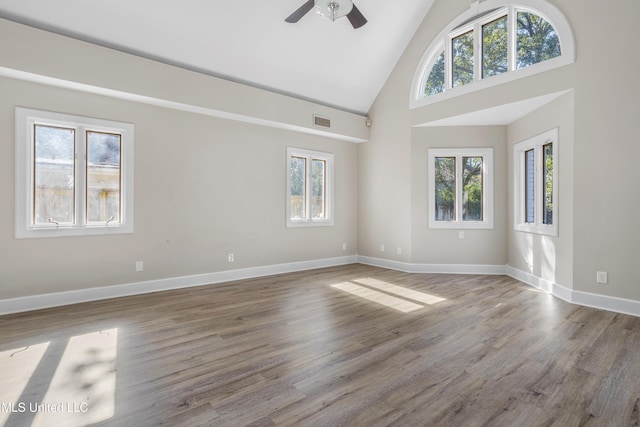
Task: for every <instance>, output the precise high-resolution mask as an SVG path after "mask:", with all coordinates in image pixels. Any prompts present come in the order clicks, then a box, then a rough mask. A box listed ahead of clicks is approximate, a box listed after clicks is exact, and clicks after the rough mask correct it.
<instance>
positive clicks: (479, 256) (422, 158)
mask: <svg viewBox="0 0 640 427" xmlns="http://www.w3.org/2000/svg"><path fill="white" fill-rule="evenodd" d="M468 147H472V148H493V165H494V167H493V182H494V185H493V187H494V189H493V193H494V207H495V208H496V209H495V212H494V221H493V222H494V227H493V228H492V229H486V230H485V229H483V230H472V229H467V230H464V239H460V238H459V237H458V230H456V229H451V230H449V229H447V230H442V229H430V228H429V227H428V208H429V206H430V205H429V203H428V198H427V194H428V191H427V171H428V164H427V153H428V150H429V149H430V148H468ZM411 160H412V161H411V169H412V194H411V205H412V222H411V223H412V237H413V251H412V262H414V263H420V264H425V263H426V264H478V265H504V264H506V259H507V244H506V243H507V237H506V231H507V227H506V226H505V223H506V221H507V211H506V209H505V207H506V196H507V167H506V166H507V135H506V128H505V127H504V126H461V127H453V128H451V127H426V128H423V127H421V128H414V130H413V132H412V151H411Z"/></svg>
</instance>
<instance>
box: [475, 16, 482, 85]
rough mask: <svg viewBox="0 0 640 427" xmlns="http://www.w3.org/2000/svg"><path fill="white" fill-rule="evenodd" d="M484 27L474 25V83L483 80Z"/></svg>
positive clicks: (477, 23)
mask: <svg viewBox="0 0 640 427" xmlns="http://www.w3.org/2000/svg"><path fill="white" fill-rule="evenodd" d="M482 38H483V37H482V25H481V24H480V22H476V23H475V24H474V25H473V81H477V80H481V79H482Z"/></svg>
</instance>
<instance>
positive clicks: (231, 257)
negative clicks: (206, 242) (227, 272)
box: [227, 254, 235, 262]
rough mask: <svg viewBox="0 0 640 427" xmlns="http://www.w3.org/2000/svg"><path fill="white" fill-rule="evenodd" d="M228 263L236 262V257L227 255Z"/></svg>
mask: <svg viewBox="0 0 640 427" xmlns="http://www.w3.org/2000/svg"><path fill="white" fill-rule="evenodd" d="M227 261H229V262H234V261H235V255H233V254H229V255H227Z"/></svg>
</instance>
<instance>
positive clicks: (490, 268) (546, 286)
mask: <svg viewBox="0 0 640 427" xmlns="http://www.w3.org/2000/svg"><path fill="white" fill-rule="evenodd" d="M358 262H359V263H360V264H366V265H371V266H374V267H382V268H388V269H391V270H398V271H402V272H405V273H432V274H493V275H505V276H509V277H512V278H514V279H516V280H519V281H520V282H522V283H524V284H526V285H529V286H532V287H534V288H536V289H539V290H541V291H543V292H546V293H548V294H551V295H553V296H555V297H557V298H560V299H561V300H564V301H566V302H568V303H571V304H577V305H583V306H586V307H592V308H597V309H600V310H607V311H613V312H615V313H621V314H628V315H631V316H637V317H640V301H635V300H630V299H626V298H618V297H612V296H608V295H599V294H593V293H589V292H582V291H575V290H573V289H569V288H566V287H564V286H562V285H559V284H557V283H555V282H553V281H550V280H546V279H543V278H541V277H538V276H535V275H533V274H531V273H527V272H525V271H522V270H518V269H517V268H514V267H512V266H510V265H481V264H414V263H407V262H401V261H393V260H388V259H382V258H374V257H367V256H363V255H358Z"/></svg>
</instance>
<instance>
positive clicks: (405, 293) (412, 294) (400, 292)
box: [353, 278, 446, 305]
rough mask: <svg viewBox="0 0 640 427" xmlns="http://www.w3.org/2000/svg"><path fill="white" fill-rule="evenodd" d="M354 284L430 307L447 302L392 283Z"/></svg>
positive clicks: (367, 280) (378, 281)
mask: <svg viewBox="0 0 640 427" xmlns="http://www.w3.org/2000/svg"><path fill="white" fill-rule="evenodd" d="M353 282H355V283H358V284H361V285H366V286H368V287H370V288H375V289H379V290H381V291H384V292H388V293H391V294H394V295H397V296H399V297H403V298H407V299H410V300H413V301H417V302H421V303H424V304H428V305H432V304H437V303H439V302H442V301H446V299H445V298H440V297H437V296H435V295H431V294H427V293H424V292H419V291H414V290H413V289H409V288H405V287H404V286H398V285H394V284H392V283H388V282H383V281H381V280H377V279H371V278H366V279H357V280H354V281H353Z"/></svg>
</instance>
